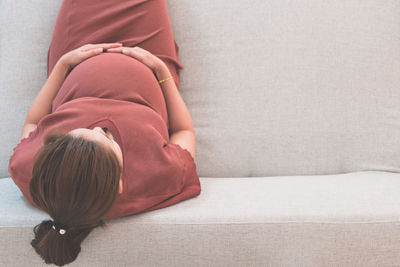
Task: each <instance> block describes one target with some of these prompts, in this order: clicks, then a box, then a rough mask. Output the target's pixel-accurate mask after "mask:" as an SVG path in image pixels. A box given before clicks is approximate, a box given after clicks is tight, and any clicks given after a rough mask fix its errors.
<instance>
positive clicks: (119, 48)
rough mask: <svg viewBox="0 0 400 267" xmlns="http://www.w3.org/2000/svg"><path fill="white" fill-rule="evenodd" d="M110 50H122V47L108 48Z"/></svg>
mask: <svg viewBox="0 0 400 267" xmlns="http://www.w3.org/2000/svg"><path fill="white" fill-rule="evenodd" d="M106 50H107V51H109V52H122V47H114V48H107V49H106Z"/></svg>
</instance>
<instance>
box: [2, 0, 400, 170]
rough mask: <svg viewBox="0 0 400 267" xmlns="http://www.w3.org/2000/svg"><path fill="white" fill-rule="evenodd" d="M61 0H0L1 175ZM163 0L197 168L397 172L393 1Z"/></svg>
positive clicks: (35, 86) (38, 79)
mask: <svg viewBox="0 0 400 267" xmlns="http://www.w3.org/2000/svg"><path fill="white" fill-rule="evenodd" d="M60 4H61V0H58V1H44V0H41V1H26V0H24V1H8V0H6V1H1V5H2V6H1V7H0V10H1V11H0V20H1V24H0V33H1V35H0V41H1V49H0V53H1V58H0V60H1V62H0V63H1V64H0V66H1V69H0V70H1V71H0V85H1V93H2V96H3V98H2V100H3V101H2V103H1V109H2V111H3V112H2V113H1V114H2V116H1V120H2V124H1V125H2V128H3V129H2V133H3V135H2V136H3V138H1V141H0V142H1V146H2V149H1V151H0V153H1V154H0V164H1V169H0V173H1V175H0V176H1V177H6V176H9V175H8V173H7V164H8V157H9V156H10V155H11V153H12V147H14V146H15V145H16V144H17V139H18V137H19V135H20V131H21V128H22V125H23V122H24V119H25V116H26V114H27V111H28V109H29V107H30V105H31V104H32V101H33V100H34V98H35V97H36V95H37V93H38V92H39V90H40V88H41V86H42V85H43V84H44V82H45V78H46V56H47V49H48V45H49V42H50V38H51V34H52V30H53V26H54V23H55V19H56V16H57V12H58V8H59V6H60ZM167 4H168V9H169V14H170V19H171V23H172V27H173V30H174V34H175V39H176V42H177V44H178V46H179V56H180V59H181V62H182V64H183V66H184V69H183V70H182V71H181V89H180V90H181V94H182V97H183V98H184V100H185V103H186V104H187V106H188V109H189V111H190V113H191V115H192V119H193V123H194V127H195V131H196V136H197V149H196V159H195V161H196V164H197V170H198V173H199V175H200V176H203V177H208V176H210V177H224V176H229V177H232V176H271V175H303V174H304V175H306V174H307V175H313V174H331V173H341V172H350V171H359V170H384V171H400V161H399V160H398V159H399V158H400V1H398V0H387V1H380V0H339V1H316V0H314V1H313V0H311V1H310V0H296V1H288V0H248V1H226V0H225V1H222V0H202V1H187V0H167Z"/></svg>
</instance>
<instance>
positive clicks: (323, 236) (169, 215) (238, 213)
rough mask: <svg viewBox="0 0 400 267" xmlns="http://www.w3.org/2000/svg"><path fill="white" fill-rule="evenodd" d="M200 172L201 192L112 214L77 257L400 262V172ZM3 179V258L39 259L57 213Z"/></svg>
mask: <svg viewBox="0 0 400 267" xmlns="http://www.w3.org/2000/svg"><path fill="white" fill-rule="evenodd" d="M200 179H201V184H202V188H203V190H202V194H201V195H199V196H198V197H196V198H193V199H189V200H185V201H183V202H180V203H178V204H176V205H174V206H173V207H166V208H163V209H159V210H155V211H151V212H147V213H141V214H138V215H135V216H128V217H124V218H116V219H112V220H108V221H106V223H107V225H108V228H106V229H101V228H96V229H95V230H94V231H93V232H92V233H90V235H89V236H88V237H87V238H86V239H85V240H84V241H83V242H82V252H81V253H80V254H79V256H78V258H77V260H76V261H75V262H74V265H73V266H85V267H86V266H111V265H112V266H243V265H250V266H296V267H297V266H349V267H350V266H352V267H354V266H364V267H366V266H398V265H399V263H400V254H399V253H398V248H399V246H400V238H399V236H400V227H399V226H400V221H399V218H400V210H399V207H400V195H399V193H398V192H399V190H398V188H400V174H398V173H388V172H373V171H370V172H354V173H348V174H337V175H312V176H280V177H257V178H247V177H239V178H227V177H225V178H200ZM0 188H2V189H4V190H1V191H0V214H4V215H3V216H1V217H0V237H1V240H2V244H3V245H4V249H1V250H0V265H1V266H27V265H29V266H32V265H33V266H39V264H40V263H41V260H40V257H39V256H38V255H36V254H35V252H34V250H33V248H31V247H30V245H29V242H30V240H31V239H32V238H33V232H32V227H33V226H34V225H35V224H37V223H39V222H40V221H41V220H42V219H47V218H48V216H47V214H45V213H42V212H38V211H37V210H35V209H33V207H32V206H31V205H30V204H29V203H28V202H26V201H25V200H24V199H23V197H22V195H21V193H20V192H19V190H18V188H17V187H16V186H15V185H14V183H13V182H12V180H11V179H9V178H7V179H0ZM5 241H7V242H5ZM21 255H23V257H21ZM112 262H115V264H112ZM31 264H32V265H31ZM36 264H37V265H36ZM75 264H76V265H75Z"/></svg>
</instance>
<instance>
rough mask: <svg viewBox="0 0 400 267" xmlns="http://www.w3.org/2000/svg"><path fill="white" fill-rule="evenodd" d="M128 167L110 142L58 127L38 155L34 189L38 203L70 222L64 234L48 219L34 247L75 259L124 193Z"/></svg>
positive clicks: (61, 260)
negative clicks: (123, 176) (123, 177)
mask: <svg viewBox="0 0 400 267" xmlns="http://www.w3.org/2000/svg"><path fill="white" fill-rule="evenodd" d="M121 172H122V168H121V165H120V163H119V161H118V158H117V155H116V154H115V153H114V152H113V151H111V150H110V149H109V148H107V147H105V146H104V145H102V144H100V143H97V142H94V141H91V140H88V139H85V138H83V137H80V136H78V137H77V136H72V135H71V134H68V133H62V132H61V131H60V132H53V133H50V134H49V135H47V136H46V137H45V141H44V145H43V147H41V148H40V149H39V150H38V152H37V153H36V155H35V158H34V166H33V169H32V180H31V182H30V194H31V196H32V200H33V201H34V203H35V204H36V205H37V207H38V208H39V209H41V210H43V211H45V212H46V213H48V214H49V215H50V217H51V218H52V219H53V220H54V221H55V222H56V223H58V224H60V225H65V226H67V227H69V229H68V230H67V231H66V233H65V234H63V235H61V234H60V233H59V232H57V231H56V230H54V229H53V228H52V225H53V224H52V221H51V220H44V221H42V222H41V223H40V224H38V225H36V226H35V227H34V229H33V232H34V234H35V238H34V239H33V240H32V241H31V245H32V247H33V248H34V249H35V251H36V252H37V253H38V254H39V255H40V256H41V257H42V258H43V259H44V261H45V262H46V263H53V264H55V265H58V266H62V265H64V264H67V263H70V262H72V261H74V260H75V259H76V257H77V256H78V254H79V252H80V251H81V246H80V245H81V242H82V241H83V240H84V239H85V238H86V237H87V236H88V235H89V233H90V232H91V231H92V230H93V229H94V228H96V227H98V226H101V227H105V226H106V225H105V223H104V221H103V220H102V217H103V216H104V215H105V214H106V213H107V212H108V211H109V209H110V208H111V207H112V204H113V203H114V201H115V199H116V198H117V195H118V188H119V179H120V174H121Z"/></svg>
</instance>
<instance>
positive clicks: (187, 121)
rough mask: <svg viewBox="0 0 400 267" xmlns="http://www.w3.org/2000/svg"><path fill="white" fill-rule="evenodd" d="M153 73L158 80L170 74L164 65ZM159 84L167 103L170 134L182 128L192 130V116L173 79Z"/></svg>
mask: <svg viewBox="0 0 400 267" xmlns="http://www.w3.org/2000/svg"><path fill="white" fill-rule="evenodd" d="M155 73H156V76H157V78H158V80H162V79H165V78H167V77H169V76H171V72H170V71H169V69H168V68H167V66H166V65H163V66H162V67H160V68H159V69H158V70H156V72H155ZM160 86H161V89H162V91H163V94H164V98H165V102H166V104H167V110H168V121H169V128H170V131H171V134H172V133H175V132H177V131H182V130H190V131H193V132H194V129H193V122H192V117H191V116H190V113H189V110H188V109H187V107H186V104H185V102H184V101H183V98H182V96H181V94H180V93H179V91H178V88H176V85H175V82H174V80H173V79H170V80H168V81H165V82H163V83H161V84H160Z"/></svg>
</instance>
